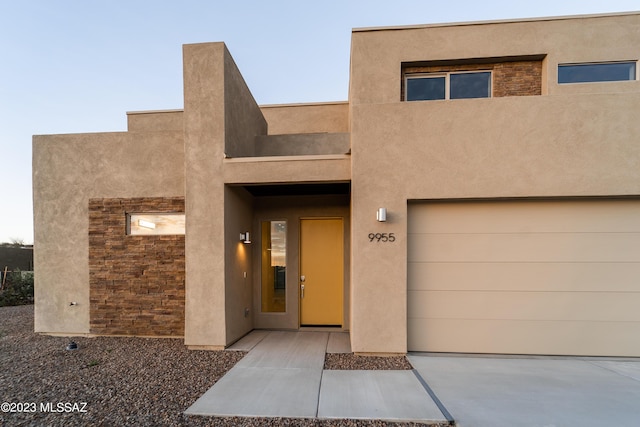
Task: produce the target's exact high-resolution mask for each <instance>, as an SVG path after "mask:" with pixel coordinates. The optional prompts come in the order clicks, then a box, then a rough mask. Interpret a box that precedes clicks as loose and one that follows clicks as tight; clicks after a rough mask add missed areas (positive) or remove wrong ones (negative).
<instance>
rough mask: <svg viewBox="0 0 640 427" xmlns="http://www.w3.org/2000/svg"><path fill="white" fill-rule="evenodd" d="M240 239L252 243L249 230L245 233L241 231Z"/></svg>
mask: <svg viewBox="0 0 640 427" xmlns="http://www.w3.org/2000/svg"><path fill="white" fill-rule="evenodd" d="M240 241H241V242H242V243H245V244H249V243H251V235H250V234H249V232H248V231H245V232H244V233H240Z"/></svg>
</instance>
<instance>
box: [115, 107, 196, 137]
mask: <svg viewBox="0 0 640 427" xmlns="http://www.w3.org/2000/svg"><path fill="white" fill-rule="evenodd" d="M183 120H184V118H183V111H182V110H165V111H129V112H127V130H128V131H129V132H158V131H176V132H182V128H183Z"/></svg>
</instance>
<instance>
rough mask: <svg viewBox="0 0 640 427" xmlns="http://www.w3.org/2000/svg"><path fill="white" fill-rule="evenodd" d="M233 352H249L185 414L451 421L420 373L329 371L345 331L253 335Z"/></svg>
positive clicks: (344, 344) (344, 343)
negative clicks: (330, 356) (328, 360)
mask: <svg viewBox="0 0 640 427" xmlns="http://www.w3.org/2000/svg"><path fill="white" fill-rule="evenodd" d="M232 349H236V350H244V351H249V353H248V354H247V355H246V356H245V357H244V358H243V359H242V360H241V361H240V362H238V363H237V364H236V365H235V366H234V367H233V368H232V369H231V370H229V372H227V374H226V375H225V376H224V377H222V378H221V379H220V380H219V381H218V382H217V383H216V384H215V385H214V386H213V387H212V388H211V389H209V390H208V391H207V392H206V393H205V394H204V395H203V396H202V397H200V399H198V400H197V401H196V402H195V403H194V404H193V405H192V406H191V407H190V408H189V409H187V411H186V413H187V414H189V415H209V416H246V417H291V418H325V419H331V418H334V419H335V418H351V419H382V420H390V421H421V422H446V418H445V416H444V415H443V413H442V412H441V411H440V409H438V406H437V405H436V404H435V403H434V401H433V400H432V399H431V397H430V396H429V394H428V392H427V390H426V389H425V388H424V387H423V384H422V383H421V382H420V379H419V378H418V376H416V374H415V373H414V371H329V370H323V366H324V356H325V352H335V353H341V352H342V353H349V352H350V348H349V339H348V334H346V333H328V332H275V331H254V332H252V333H251V334H249V335H248V336H247V337H245V338H243V339H242V340H240V341H239V342H238V343H237V344H236V345H234V346H233V347H232Z"/></svg>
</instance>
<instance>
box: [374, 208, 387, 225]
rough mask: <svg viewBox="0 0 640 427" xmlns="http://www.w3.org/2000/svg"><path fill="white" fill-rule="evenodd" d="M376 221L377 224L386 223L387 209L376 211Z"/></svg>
mask: <svg viewBox="0 0 640 427" xmlns="http://www.w3.org/2000/svg"><path fill="white" fill-rule="evenodd" d="M376 219H377V220H378V221H379V222H386V221H387V208H380V209H378V211H377V212H376Z"/></svg>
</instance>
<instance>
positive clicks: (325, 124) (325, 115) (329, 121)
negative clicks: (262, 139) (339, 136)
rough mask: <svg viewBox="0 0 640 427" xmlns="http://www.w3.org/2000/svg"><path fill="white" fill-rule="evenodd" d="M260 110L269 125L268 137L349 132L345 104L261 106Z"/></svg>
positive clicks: (347, 108) (346, 106) (347, 105)
mask: <svg viewBox="0 0 640 427" xmlns="http://www.w3.org/2000/svg"><path fill="white" fill-rule="evenodd" d="M260 108H261V109H262V114H263V115H264V117H265V119H266V120H267V123H268V124H269V135H280V134H291V133H327V132H328V133H343V132H349V104H348V103H347V102H325V103H313V104H286V105H262V106H261V107H260Z"/></svg>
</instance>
